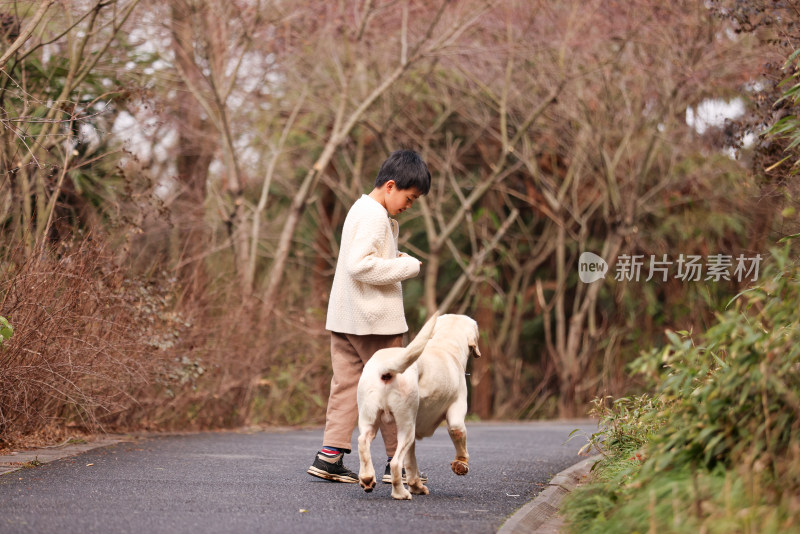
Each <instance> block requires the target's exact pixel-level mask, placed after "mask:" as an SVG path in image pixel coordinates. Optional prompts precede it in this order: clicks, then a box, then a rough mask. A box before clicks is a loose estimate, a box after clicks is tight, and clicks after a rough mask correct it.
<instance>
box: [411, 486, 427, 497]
mask: <svg viewBox="0 0 800 534" xmlns="http://www.w3.org/2000/svg"><path fill="white" fill-rule="evenodd" d="M408 489H409V490H410V491H411V493H413V494H414V495H427V494H429V493H430V491H429V490H428V487H427V486H423V485H422V484H420V485H419V486H409V487H408Z"/></svg>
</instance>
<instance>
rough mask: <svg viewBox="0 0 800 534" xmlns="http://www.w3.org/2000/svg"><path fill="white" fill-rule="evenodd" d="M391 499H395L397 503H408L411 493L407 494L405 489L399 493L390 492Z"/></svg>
mask: <svg viewBox="0 0 800 534" xmlns="http://www.w3.org/2000/svg"><path fill="white" fill-rule="evenodd" d="M392 499H397V500H398V501H410V500H411V492H409V491H408V490H407V489H406V488H405V487H403V489H402V490H401V491H395V490H394V489H393V490H392Z"/></svg>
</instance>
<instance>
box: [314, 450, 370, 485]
mask: <svg viewBox="0 0 800 534" xmlns="http://www.w3.org/2000/svg"><path fill="white" fill-rule="evenodd" d="M342 458H344V453H343V452H340V453H339V454H338V455H337V456H334V457H332V458H331V457H328V456H325V455H323V454H322V453H317V456H316V457H315V458H314V463H313V464H311V467H309V468H308V471H306V473H308V474H309V475H313V476H315V477H319V478H324V479H325V480H332V481H334V482H348V483H351V484H353V483H356V482H358V475H357V474H355V473H353V472H352V471H350V470H349V469H348V468H346V467H345V466H344V463H343V462H342Z"/></svg>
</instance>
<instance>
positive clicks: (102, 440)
mask: <svg viewBox="0 0 800 534" xmlns="http://www.w3.org/2000/svg"><path fill="white" fill-rule="evenodd" d="M134 439H135V438H134V437H133V436H130V435H121V434H105V435H103V436H101V437H94V438H90V439H86V440H84V439H71V440H69V442H67V443H64V444H62V445H51V446H48V447H40V448H36V449H28V450H21V451H12V452H10V453H9V454H3V455H0V477H2V476H3V475H8V474H10V473H14V472H17V471H20V470H22V469H28V468H31V467H38V466H40V465H43V464H47V463H50V462H54V461H56V460H60V459H62V458H68V457H71V456H77V455H79V454H83V453H84V452H87V451H91V450H93V449H99V448H101V447H108V446H111V445H116V444H117V443H121V442H123V441H133V440H134Z"/></svg>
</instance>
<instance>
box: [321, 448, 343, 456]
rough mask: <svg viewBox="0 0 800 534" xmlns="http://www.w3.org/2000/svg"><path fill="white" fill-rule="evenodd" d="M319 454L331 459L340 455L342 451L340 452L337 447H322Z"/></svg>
mask: <svg viewBox="0 0 800 534" xmlns="http://www.w3.org/2000/svg"><path fill="white" fill-rule="evenodd" d="M319 452H320V453H322V454H324V455H325V456H328V457H329V458H333V457H334V456H339V454H341V453H342V452H344V451H342V449H340V448H338V447H322V449H321V450H320V451H319Z"/></svg>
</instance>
